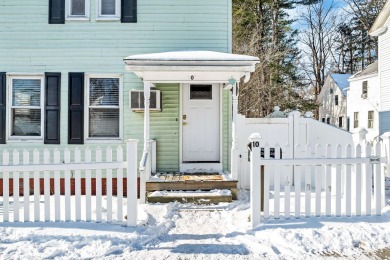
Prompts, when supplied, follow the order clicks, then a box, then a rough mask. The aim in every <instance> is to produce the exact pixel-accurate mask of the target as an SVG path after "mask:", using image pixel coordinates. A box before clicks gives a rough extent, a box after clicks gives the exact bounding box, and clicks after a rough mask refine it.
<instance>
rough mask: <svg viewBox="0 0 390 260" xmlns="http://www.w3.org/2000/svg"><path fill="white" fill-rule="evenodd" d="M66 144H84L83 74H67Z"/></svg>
mask: <svg viewBox="0 0 390 260" xmlns="http://www.w3.org/2000/svg"><path fill="white" fill-rule="evenodd" d="M68 93H69V98H68V102H69V111H68V143H69V144H83V143H84V73H81V72H70V73H69V90H68Z"/></svg>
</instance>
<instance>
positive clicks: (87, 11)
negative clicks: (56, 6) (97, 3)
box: [65, 0, 91, 21]
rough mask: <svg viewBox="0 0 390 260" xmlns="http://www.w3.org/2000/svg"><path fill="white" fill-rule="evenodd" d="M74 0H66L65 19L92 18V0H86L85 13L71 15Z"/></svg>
mask: <svg viewBox="0 0 390 260" xmlns="http://www.w3.org/2000/svg"><path fill="white" fill-rule="evenodd" d="M71 4H72V0H65V20H67V21H89V20H90V13H91V12H90V9H91V4H90V0H85V15H71Z"/></svg>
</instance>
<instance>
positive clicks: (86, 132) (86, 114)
mask: <svg viewBox="0 0 390 260" xmlns="http://www.w3.org/2000/svg"><path fill="white" fill-rule="evenodd" d="M92 78H94V79H95V78H118V79H119V137H89V82H90V79H92ZM85 86H86V87H85V92H84V118H85V120H84V139H85V140H84V141H85V142H86V143H105V142H107V143H115V142H118V143H121V142H122V141H123V75H122V74H85Z"/></svg>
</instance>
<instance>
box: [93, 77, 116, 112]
mask: <svg viewBox="0 0 390 260" xmlns="http://www.w3.org/2000/svg"><path fill="white" fill-rule="evenodd" d="M89 105H90V106H119V79H118V78H111V79H110V78H107V79H106V78H95V79H91V80H90V85H89Z"/></svg>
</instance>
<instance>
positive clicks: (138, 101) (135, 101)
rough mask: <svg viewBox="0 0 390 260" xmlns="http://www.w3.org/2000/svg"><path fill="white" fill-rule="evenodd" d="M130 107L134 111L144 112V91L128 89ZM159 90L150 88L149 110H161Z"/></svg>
mask: <svg viewBox="0 0 390 260" xmlns="http://www.w3.org/2000/svg"><path fill="white" fill-rule="evenodd" d="M129 100H130V108H131V110H133V111H134V112H144V111H145V102H144V91H143V90H130V93H129ZM161 101H162V100H161V92H160V90H150V102H149V110H150V111H161V103H162V102H161Z"/></svg>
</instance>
